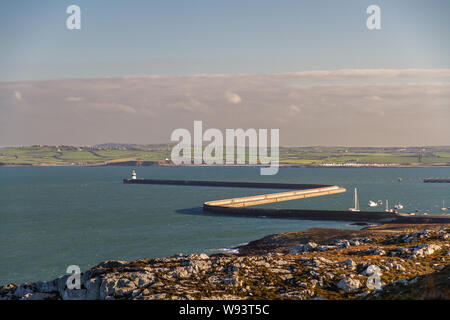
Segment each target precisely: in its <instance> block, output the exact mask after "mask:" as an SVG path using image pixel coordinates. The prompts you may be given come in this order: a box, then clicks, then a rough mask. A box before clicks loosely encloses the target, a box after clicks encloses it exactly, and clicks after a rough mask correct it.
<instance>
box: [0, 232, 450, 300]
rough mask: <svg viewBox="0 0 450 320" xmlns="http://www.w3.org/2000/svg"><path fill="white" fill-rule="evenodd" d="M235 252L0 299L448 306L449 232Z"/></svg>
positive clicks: (263, 245)
mask: <svg viewBox="0 0 450 320" xmlns="http://www.w3.org/2000/svg"><path fill="white" fill-rule="evenodd" d="M237 250H238V251H239V252H238V253H236V254H215V255H211V256H208V255H206V254H191V255H183V254H178V255H175V256H172V257H167V258H155V259H141V260H136V261H132V262H126V261H105V262H102V263H100V264H99V265H97V266H95V267H93V268H91V269H90V270H87V271H85V272H83V273H82V274H81V287H80V289H68V288H67V285H66V282H67V279H68V277H69V275H65V276H62V277H60V278H57V279H55V280H53V281H49V282H34V283H24V284H21V285H16V284H8V285H4V286H3V287H0V300H56V299H63V300H94V299H102V300H103V299H104V300H114V299H119V300H123V299H135V300H155V299H165V300H166V299H168V300H174V299H215V300H221V299H300V300H305V299H450V281H449V280H448V279H449V276H450V263H449V262H450V226H449V225H426V226H424V225H402V226H398V225H385V226H377V227H372V228H366V229H363V230H336V229H311V230H307V231H303V232H296V233H286V234H278V235H271V236H268V237H264V238H262V239H260V240H256V241H253V242H250V243H249V244H247V245H245V246H242V247H239V248H237ZM375 276H376V277H375ZM373 279H375V281H372V280H373Z"/></svg>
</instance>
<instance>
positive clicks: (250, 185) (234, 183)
mask: <svg viewBox="0 0 450 320" xmlns="http://www.w3.org/2000/svg"><path fill="white" fill-rule="evenodd" d="M123 183H127V184H163V185H178V186H199V187H202V186H203V187H231V188H256V189H287V190H291V189H299V190H303V189H313V188H324V187H332V186H331V185H323V184H297V183H272V182H238V181H200V180H161V179H123Z"/></svg>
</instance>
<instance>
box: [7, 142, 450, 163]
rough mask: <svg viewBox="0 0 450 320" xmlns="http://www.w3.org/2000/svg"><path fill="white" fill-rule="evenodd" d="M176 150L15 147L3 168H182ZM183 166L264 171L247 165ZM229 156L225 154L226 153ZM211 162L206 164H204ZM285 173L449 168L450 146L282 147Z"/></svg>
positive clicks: (116, 146)
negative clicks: (173, 154) (292, 170)
mask: <svg viewBox="0 0 450 320" xmlns="http://www.w3.org/2000/svg"><path fill="white" fill-rule="evenodd" d="M172 147H173V145H171V144H154V145H136V144H101V145H94V146H47V145H33V146H16V147H0V166H2V167H53V166H61V167H67V166H82V167H92V166H95V167H98V166H132V167H148V166H178V165H175V164H174V163H173V162H172V161H171V160H170V159H171V150H172ZM245 152H246V163H247V164H232V165H229V164H218V165H207V164H203V165H197V164H184V165H183V166H202V167H209V166H220V167H225V166H226V167H228V166H231V167H238V166H247V167H248V166H250V167H256V166H264V165H261V164H248V157H249V154H248V153H249V151H248V150H247V149H246V150H245ZM224 156H225V153H224ZM203 160H206V159H203ZM279 163H280V167H283V168H287V167H290V168H403V167H406V168H411V167H413V168H420V167H424V168H428V167H449V166H450V146H426V147H324V146H314V147H280V149H279Z"/></svg>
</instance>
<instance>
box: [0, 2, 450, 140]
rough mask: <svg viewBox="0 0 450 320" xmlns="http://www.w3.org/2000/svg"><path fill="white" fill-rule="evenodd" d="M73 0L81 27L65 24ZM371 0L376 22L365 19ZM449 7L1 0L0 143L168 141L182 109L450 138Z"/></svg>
mask: <svg viewBox="0 0 450 320" xmlns="http://www.w3.org/2000/svg"><path fill="white" fill-rule="evenodd" d="M72 4H76V5H78V6H80V8H81V30H68V29H67V27H66V19H67V17H68V16H69V15H68V14H67V13H66V8H67V7H68V6H69V5H72ZM372 4H376V5H378V6H379V7H380V8H381V30H368V29H367V27H366V19H367V17H368V14H367V13H366V8H367V7H368V6H369V5H372ZM449 9H450V2H449V1H446V0H442V1H438V0H432V1H415V0H397V1H380V0H371V1H365V0H345V1H343V0H342V1H337V0H327V1H325V0H296V1H287V0H279V1H273V0H272V1H268V0H254V1H250V0H239V1H234V0H227V1H218V0H205V1H202V0H192V1H153V0H151V1H138V0H134V1H124V0H121V1H111V0H109V1H106V0H96V1H84V0H83V1H75V0H73V1H62V0H61V1H51V0H41V1H24V0H15V1H11V0H3V1H1V2H0V43H1V50H0V145H29V144H75V145H86V144H87V145H91V144H96V143H105V142H123V143H159V142H167V141H168V140H169V139H170V133H171V132H172V131H173V130H174V129H176V128H180V127H182V128H188V129H189V128H191V127H192V125H193V121H194V120H203V121H204V126H205V127H215V128H239V127H242V128H244V129H245V128H279V129H280V141H281V144H282V145H348V146H352V145H357V146H365V145H367V146H391V145H400V146H404V145H450V129H449V126H448V125H446V123H448V120H449V119H450V93H449V92H450V90H449V89H450V87H449V84H450V81H449V80H450V75H449V70H450V34H449V33H450V19H448V13H449V12H450V10H449ZM312 132H314V134H312ZM355 132H358V134H355Z"/></svg>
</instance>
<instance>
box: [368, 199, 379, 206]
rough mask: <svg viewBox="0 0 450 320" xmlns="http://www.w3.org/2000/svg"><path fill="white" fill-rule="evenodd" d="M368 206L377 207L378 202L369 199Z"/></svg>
mask: <svg viewBox="0 0 450 320" xmlns="http://www.w3.org/2000/svg"><path fill="white" fill-rule="evenodd" d="M369 207H378V203H376V202H375V201H372V200H369Z"/></svg>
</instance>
